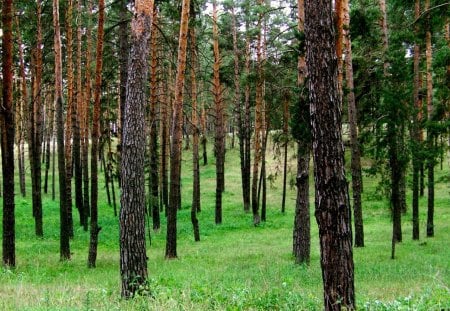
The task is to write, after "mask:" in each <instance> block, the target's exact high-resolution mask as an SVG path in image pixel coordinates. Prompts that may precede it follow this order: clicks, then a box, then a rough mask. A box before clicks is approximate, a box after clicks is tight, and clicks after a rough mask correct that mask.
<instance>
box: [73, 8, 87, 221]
mask: <svg viewBox="0 0 450 311" xmlns="http://www.w3.org/2000/svg"><path fill="white" fill-rule="evenodd" d="M81 27H82V25H81V0H77V64H76V66H77V70H76V73H77V77H76V85H77V89H76V105H74V107H73V108H74V109H73V110H72V132H73V148H72V151H73V154H72V157H73V165H74V173H75V206H76V208H77V210H78V214H79V216H80V225H81V226H83V223H84V222H85V221H86V220H85V217H86V216H85V211H84V206H83V171H82V166H81V133H80V121H81V120H80V115H81V111H82V109H83V100H84V97H83V85H82V68H81V66H82V65H81V63H82V59H81V57H82V55H81V46H82V34H81Z"/></svg>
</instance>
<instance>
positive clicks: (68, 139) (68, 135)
mask: <svg viewBox="0 0 450 311" xmlns="http://www.w3.org/2000/svg"><path fill="white" fill-rule="evenodd" d="M72 16H73V0H68V3H67V12H66V36H67V40H66V41H67V49H66V55H67V62H66V66H67V113H66V129H65V131H64V133H65V138H64V143H65V145H64V154H65V157H66V178H67V183H66V191H67V194H66V196H67V200H68V202H70V204H69V205H68V210H67V213H68V217H69V230H70V237H71V238H73V235H74V230H73V215H72V171H73V166H72V114H73V109H74V108H73V106H74V99H73V85H74V79H73V29H72Z"/></svg>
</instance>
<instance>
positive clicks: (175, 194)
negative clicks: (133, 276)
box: [166, 0, 190, 259]
mask: <svg viewBox="0 0 450 311" xmlns="http://www.w3.org/2000/svg"><path fill="white" fill-rule="evenodd" d="M189 10H190V0H183V2H182V8H181V22H180V35H179V41H178V59H177V74H176V78H175V99H174V103H173V112H172V128H171V134H172V142H171V148H170V193H169V206H168V208H167V240H166V258H168V259H170V258H176V257H177V210H178V208H179V204H180V201H181V198H180V188H181V147H182V146H181V144H182V138H183V137H182V134H183V133H182V126H183V89H184V77H185V70H186V50H187V36H188V24H189Z"/></svg>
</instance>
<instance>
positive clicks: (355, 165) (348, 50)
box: [338, 0, 364, 247]
mask: <svg viewBox="0 0 450 311" xmlns="http://www.w3.org/2000/svg"><path fill="white" fill-rule="evenodd" d="M341 1H342V10H343V15H344V21H343V23H344V26H343V32H344V33H343V36H344V53H345V63H344V65H345V82H346V89H347V91H346V93H347V108H348V122H349V127H350V145H351V160H350V161H351V163H350V167H351V173H352V194H353V215H354V221H355V246H356V247H363V246H364V223H363V215H362V204H361V192H362V175H361V151H360V147H359V141H358V110H357V107H356V100H355V92H354V83H353V61H352V58H353V56H352V41H351V37H350V12H349V0H338V2H341Z"/></svg>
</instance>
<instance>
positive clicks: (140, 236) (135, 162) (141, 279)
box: [120, 0, 154, 298]
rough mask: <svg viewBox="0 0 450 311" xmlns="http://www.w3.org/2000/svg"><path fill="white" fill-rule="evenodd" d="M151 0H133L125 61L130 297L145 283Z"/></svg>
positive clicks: (125, 278) (124, 208)
mask: <svg viewBox="0 0 450 311" xmlns="http://www.w3.org/2000/svg"><path fill="white" fill-rule="evenodd" d="M153 4H154V3H153V1H148V2H147V1H143V0H136V1H135V16H134V18H133V21H132V26H131V29H132V33H131V51H130V60H129V63H128V81H127V96H126V102H125V118H124V124H123V141H122V142H123V145H122V163H121V174H122V178H121V182H122V187H121V188H122V196H121V210H120V274H121V278H122V297H125V298H129V297H132V296H133V295H134V294H135V293H137V292H138V291H139V289H140V288H141V286H145V282H146V279H147V255H146V247H145V176H144V154H145V144H143V143H142V142H143V141H145V117H144V116H145V106H146V95H145V94H146V92H145V89H146V84H147V75H148V63H147V57H148V46H149V44H148V43H149V42H148V41H149V39H150V33H151V25H152V15H153Z"/></svg>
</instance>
